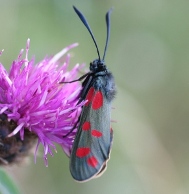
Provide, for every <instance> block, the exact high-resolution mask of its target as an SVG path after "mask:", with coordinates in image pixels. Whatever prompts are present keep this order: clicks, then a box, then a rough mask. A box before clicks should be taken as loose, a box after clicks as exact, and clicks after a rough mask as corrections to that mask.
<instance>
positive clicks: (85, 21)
mask: <svg viewBox="0 0 189 194" xmlns="http://www.w3.org/2000/svg"><path fill="white" fill-rule="evenodd" d="M73 8H74V10H75V12H76V13H77V15H78V16H79V18H80V20H81V21H82V22H83V24H84V25H85V27H86V28H87V30H88V31H89V33H90V35H91V37H92V39H93V41H94V43H95V47H96V50H97V54H98V58H99V61H100V60H101V59H100V53H99V50H98V46H97V43H96V40H95V38H94V35H93V33H92V31H91V29H90V26H89V24H88V23H87V20H86V19H85V17H84V15H83V14H82V13H81V12H80V11H79V10H78V9H77V8H76V7H75V6H73ZM108 20H109V16H108ZM108 31H109V30H108ZM108 33H109V32H108ZM106 45H107V43H106Z"/></svg>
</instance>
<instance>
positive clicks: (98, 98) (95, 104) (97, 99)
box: [92, 91, 103, 110]
mask: <svg viewBox="0 0 189 194" xmlns="http://www.w3.org/2000/svg"><path fill="white" fill-rule="evenodd" d="M102 105H103V95H102V92H101V91H98V92H96V93H95V96H94V98H93V101H92V108H93V109H94V110H97V109H99V108H100V107H101V106H102Z"/></svg>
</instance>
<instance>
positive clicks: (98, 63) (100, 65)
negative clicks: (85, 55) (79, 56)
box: [90, 59, 106, 73]
mask: <svg viewBox="0 0 189 194" xmlns="http://www.w3.org/2000/svg"><path fill="white" fill-rule="evenodd" d="M105 70H106V65H105V62H104V61H103V60H99V59H96V60H94V61H93V62H91V63H90V71H92V72H93V73H95V72H100V71H105Z"/></svg>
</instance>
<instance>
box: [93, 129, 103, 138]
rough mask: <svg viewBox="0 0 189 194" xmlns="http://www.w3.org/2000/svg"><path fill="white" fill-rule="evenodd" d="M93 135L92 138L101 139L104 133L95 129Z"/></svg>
mask: <svg viewBox="0 0 189 194" xmlns="http://www.w3.org/2000/svg"><path fill="white" fill-rule="evenodd" d="M91 134H92V136H94V137H101V136H102V133H101V132H100V131H98V130H96V129H93V130H92V131H91Z"/></svg>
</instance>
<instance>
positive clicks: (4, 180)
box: [0, 169, 20, 194]
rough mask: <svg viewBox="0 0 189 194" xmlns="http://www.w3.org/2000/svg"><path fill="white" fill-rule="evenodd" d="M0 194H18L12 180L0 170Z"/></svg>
mask: <svg viewBox="0 0 189 194" xmlns="http://www.w3.org/2000/svg"><path fill="white" fill-rule="evenodd" d="M0 194H20V192H19V190H18V188H17V187H16V185H15V184H14V182H13V181H12V179H11V178H10V177H9V176H8V175H7V173H6V172H5V171H4V170H2V169H0Z"/></svg>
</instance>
